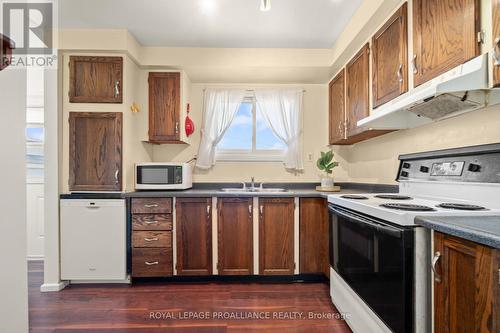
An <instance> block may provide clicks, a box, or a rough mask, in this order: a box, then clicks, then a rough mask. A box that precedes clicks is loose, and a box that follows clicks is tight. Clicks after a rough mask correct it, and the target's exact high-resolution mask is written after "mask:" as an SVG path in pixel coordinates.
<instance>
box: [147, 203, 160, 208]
mask: <svg viewBox="0 0 500 333" xmlns="http://www.w3.org/2000/svg"><path fill="white" fill-rule="evenodd" d="M153 207H158V204H152V205H144V208H153Z"/></svg>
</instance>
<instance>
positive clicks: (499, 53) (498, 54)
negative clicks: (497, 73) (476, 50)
mask: <svg viewBox="0 0 500 333" xmlns="http://www.w3.org/2000/svg"><path fill="white" fill-rule="evenodd" d="M493 60H494V64H495V66H497V67H500V37H497V38H496V39H495V49H494V50H493Z"/></svg>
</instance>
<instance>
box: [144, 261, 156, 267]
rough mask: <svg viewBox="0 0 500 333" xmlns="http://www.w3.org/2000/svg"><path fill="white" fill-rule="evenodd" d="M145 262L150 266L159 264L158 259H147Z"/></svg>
mask: <svg viewBox="0 0 500 333" xmlns="http://www.w3.org/2000/svg"><path fill="white" fill-rule="evenodd" d="M144 263H145V264H146V265H148V266H153V265H158V264H159V262H158V261H153V262H149V261H145V262H144Z"/></svg>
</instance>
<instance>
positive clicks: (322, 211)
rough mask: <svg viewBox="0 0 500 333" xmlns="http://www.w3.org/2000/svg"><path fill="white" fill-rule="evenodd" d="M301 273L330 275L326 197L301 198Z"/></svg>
mask: <svg viewBox="0 0 500 333" xmlns="http://www.w3.org/2000/svg"><path fill="white" fill-rule="evenodd" d="M300 273H324V274H325V275H327V276H329V264H328V206H327V203H326V199H322V198H301V199H300Z"/></svg>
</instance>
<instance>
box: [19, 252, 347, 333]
mask: <svg viewBox="0 0 500 333" xmlns="http://www.w3.org/2000/svg"><path fill="white" fill-rule="evenodd" d="M28 271H29V308H30V309H29V314H30V332H33V333H49V332H54V333H80V332H82V333H83V332H85V333H91V332H92V333H119V332H131V333H149V332H151V333H160V332H174V333H187V332H199V333H205V332H206V333H212V332H213V333H219V332H220V333H224V332H231V333H233V332H285V333H295V332H350V330H349V328H348V327H347V325H346V324H345V322H344V321H343V320H340V319H307V317H308V314H309V312H312V313H314V314H316V315H319V314H324V315H330V316H335V315H338V312H337V310H336V309H335V308H334V307H333V305H332V304H331V301H330V297H329V292H328V286H327V285H325V284H321V283H307V284H305V283H303V284H299V283H286V284H281V283H280V284H276V283H259V284H258V283H250V284H244V283H184V284H179V283H177V284H165V283H147V284H139V285H135V284H134V285H133V286H129V285H118V286H117V285H112V286H103V285H101V286H95V285H92V286H90V285H72V286H69V287H68V288H66V289H64V290H63V291H61V292H56V293H40V291H39V289H40V285H41V284H42V281H43V265H42V263H41V262H31V263H30V264H29V267H28ZM184 312H194V313H196V314H197V315H198V316H200V314H199V313H200V312H209V313H210V318H209V319H187V318H186V317H187V316H186V315H184ZM221 312H222V313H223V314H220V313H221ZM293 312H302V313H303V316H304V317H305V318H304V319H277V318H274V319H273V318H272V316H278V315H283V316H286V315H293V314H292V313H293ZM214 313H218V314H217V315H218V316H222V315H231V316H239V318H238V319H222V318H221V319H214V318H213V317H214V316H215V315H214ZM152 314H154V315H157V316H175V317H176V318H175V319H172V318H168V317H164V318H163V319H152V318H150V316H151V315H152ZM250 314H254V315H259V316H262V317H265V316H266V314H269V315H270V316H271V319H254V320H252V319H242V318H241V316H247V317H248V316H249V315H250Z"/></svg>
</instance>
